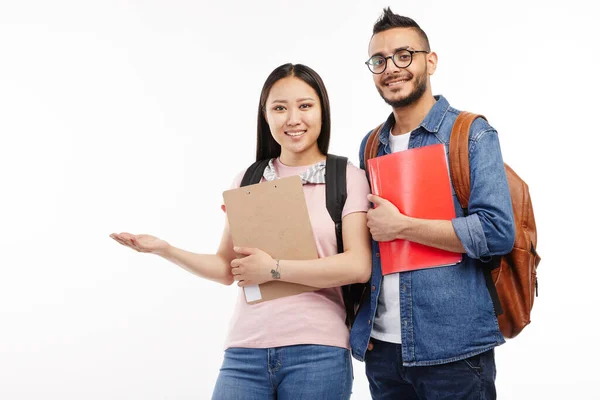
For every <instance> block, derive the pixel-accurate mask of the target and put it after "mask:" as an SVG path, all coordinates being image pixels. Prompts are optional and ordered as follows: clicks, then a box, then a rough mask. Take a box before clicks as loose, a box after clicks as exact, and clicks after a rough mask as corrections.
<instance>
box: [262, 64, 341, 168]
mask: <svg viewBox="0 0 600 400" xmlns="http://www.w3.org/2000/svg"><path fill="white" fill-rule="evenodd" d="M289 76H294V77H296V78H298V79H301V80H302V81H304V82H305V83H306V84H308V85H309V86H310V87H311V88H313V89H314V90H315V92H317V95H318V96H319V100H320V102H321V133H320V134H319V138H318V139H317V145H318V147H319V150H320V151H321V153H323V154H327V151H328V150H329V136H330V133H331V110H330V109H329V96H327V90H326V89H325V84H324V83H323V80H322V79H321V77H320V76H319V74H317V73H316V72H315V71H314V70H313V69H311V68H309V67H307V66H306V65H302V64H289V63H288V64H283V65H280V66H279V67H277V68H275V69H274V70H273V72H271V74H270V75H269V77H268V78H267V80H266V81H265V84H264V85H263V88H262V91H261V93H260V102H259V104H258V124H257V132H256V160H257V161H258V160H264V159H268V158H276V157H279V155H280V154H281V146H280V145H279V143H277V142H276V141H275V139H273V136H272V135H271V130H270V129H269V124H268V123H267V120H266V119H265V111H266V108H265V105H266V102H267V98H268V97H269V93H270V92H271V88H272V87H273V85H274V84H275V83H277V82H278V81H279V80H281V79H283V78H287V77H289Z"/></svg>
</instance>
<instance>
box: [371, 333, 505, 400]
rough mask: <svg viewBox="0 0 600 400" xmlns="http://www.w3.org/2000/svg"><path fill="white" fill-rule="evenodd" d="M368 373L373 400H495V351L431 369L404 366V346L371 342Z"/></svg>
mask: <svg viewBox="0 0 600 400" xmlns="http://www.w3.org/2000/svg"><path fill="white" fill-rule="evenodd" d="M371 341H372V342H373V350H370V351H367V354H366V358H365V363H366V365H365V370H366V374H367V378H368V379H369V389H370V390H371V396H372V398H373V400H388V399H403V400H412V399H415V400H416V399H419V400H429V399H436V400H437V399H439V400H442V399H447V400H471V399H473V400H475V399H477V400H494V399H496V386H495V384H494V380H495V379H496V364H495V362H494V350H489V351H487V352H485V353H481V354H478V355H476V356H473V357H471V358H467V359H464V360H460V361H455V362H451V363H447V364H440V365H432V366H427V367H404V366H402V346H401V345H399V344H395V343H388V342H382V341H380V340H376V339H371Z"/></svg>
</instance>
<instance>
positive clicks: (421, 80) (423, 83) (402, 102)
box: [377, 74, 427, 108]
mask: <svg viewBox="0 0 600 400" xmlns="http://www.w3.org/2000/svg"><path fill="white" fill-rule="evenodd" d="M414 82H415V88H414V89H413V91H412V92H410V93H409V94H408V96H406V97H404V98H401V99H399V100H389V99H386V98H385V96H384V95H383V90H382V89H381V88H380V87H377V91H378V92H379V95H380V96H381V98H382V99H383V100H384V101H385V102H386V103H388V104H389V105H390V106H392V108H402V107H406V106H410V105H411V104H413V103H416V102H417V101H418V100H419V99H420V98H421V97H423V95H424V94H425V91H426V90H427V80H426V79H425V75H424V74H423V75H419V77H417V78H414Z"/></svg>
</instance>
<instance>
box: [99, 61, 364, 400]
mask: <svg viewBox="0 0 600 400" xmlns="http://www.w3.org/2000/svg"><path fill="white" fill-rule="evenodd" d="M329 135H330V108H329V99H328V96H327V91H326V90H325V86H324V84H323V82H322V80H321V78H320V77H319V75H318V74H317V73H316V72H315V71H313V70H312V69H310V68H308V67H306V66H304V65H301V64H296V65H292V64H285V65H282V66H280V67H278V68H276V69H275V70H274V71H273V72H272V73H271V74H270V75H269V77H268V78H267V80H266V82H265V84H264V86H263V89H262V93H261V96H260V104H259V108H258V132H257V160H262V159H271V163H270V164H269V166H268V167H267V169H266V170H265V176H267V178H269V180H271V179H274V178H275V179H276V178H282V177H287V176H292V175H302V174H303V173H304V174H305V175H306V172H307V171H308V170H310V172H311V173H310V174H309V175H311V176H315V175H319V174H324V164H325V159H326V154H327V150H328V147H329ZM243 174H244V173H243V172H242V173H240V174H239V175H238V177H237V178H236V179H235V181H234V184H233V187H239V185H240V183H241V180H242V177H243ZM346 176H347V191H348V197H347V200H346V203H345V206H344V209H343V212H342V216H343V227H342V236H343V240H344V252H343V253H340V254H338V252H337V243H336V236H335V228H334V223H333V221H332V220H331V217H330V215H329V213H328V211H327V209H326V204H325V185H324V184H321V183H310V179H309V181H308V182H307V183H306V184H304V186H303V188H304V194H305V198H306V202H307V206H308V211H309V215H310V219H311V224H312V228H313V234H314V237H315V240H316V243H317V250H318V254H319V258H318V259H316V260H274V259H273V258H272V257H271V256H269V255H268V254H267V253H265V252H263V251H262V250H260V249H251V248H234V247H233V243H232V240H231V235H230V232H229V227H228V225H227V223H226V224H225V229H224V231H223V236H222V238H221V244H220V246H219V249H218V251H217V253H216V254H210V255H209V254H195V253H190V252H188V251H185V250H181V249H178V248H176V247H174V246H171V245H170V244H168V243H167V242H165V241H164V240H160V239H158V238H156V237H153V236H149V235H132V234H129V233H121V234H112V235H111V237H112V238H113V239H115V240H116V241H118V242H119V243H121V244H123V245H125V246H128V247H131V248H133V249H135V250H137V251H140V252H149V253H154V254H157V255H159V256H161V257H163V258H165V259H167V260H169V261H171V262H173V263H175V264H177V265H179V266H181V267H183V268H185V269H187V270H189V271H191V272H193V273H195V274H197V275H199V276H201V277H203V278H206V279H211V280H214V281H217V282H220V283H223V284H226V285H230V284H232V283H233V282H237V284H238V286H240V287H243V286H246V285H254V284H260V283H264V282H268V281H270V280H273V279H274V278H273V275H272V274H271V270H272V269H275V268H277V266H278V267H279V269H278V270H279V273H280V274H279V279H280V280H282V281H287V282H294V283H300V284H304V285H309V286H313V287H319V288H322V289H320V290H317V291H314V292H308V293H302V294H298V295H295V296H288V297H283V298H279V299H275V300H270V301H265V302H262V303H258V304H254V305H249V304H247V303H246V301H245V298H244V295H243V293H242V290H241V289H240V293H239V296H238V302H237V305H236V309H235V311H234V314H233V317H232V321H231V325H230V332H229V335H228V337H227V339H226V344H225V348H226V350H225V357H224V361H223V365H222V367H221V371H220V374H219V377H218V379H217V383H216V385H215V388H214V392H213V399H216V400H224V399H227V400H232V399H244V400H253V399H260V400H264V399H278V400H285V399H348V398H350V393H351V389H352V380H353V376H352V362H351V356H350V350H349V344H348V328H347V327H346V325H345V317H346V312H345V309H344V305H343V301H342V295H341V290H340V286H342V285H346V284H350V283H357V282H366V281H368V279H369V277H370V274H371V259H370V257H371V250H370V240H369V232H368V228H367V225H366V211H367V210H368V207H369V203H368V201H367V194H368V193H369V185H368V182H367V180H366V177H365V174H364V172H363V171H362V170H360V169H358V168H356V167H354V166H352V165H350V164H349V165H348V168H347V172H346ZM264 179H265V178H263V180H264ZM236 253H237V254H241V255H242V256H243V258H239V259H237V258H236ZM277 264H278V265H277Z"/></svg>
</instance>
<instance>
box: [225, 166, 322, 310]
mask: <svg viewBox="0 0 600 400" xmlns="http://www.w3.org/2000/svg"><path fill="white" fill-rule="evenodd" d="M223 200H224V202H225V207H226V210H227V219H228V220H229V228H230V231H231V237H232V239H233V244H234V245H235V246H240V247H254V248H258V249H260V250H263V251H265V252H266V253H268V254H269V255H270V256H271V257H273V258H276V259H283V260H314V259H317V258H318V257H319V255H318V253H317V245H316V243H315V239H314V236H313V231H312V226H311V224H310V217H309V215H308V208H307V206H306V199H305V197H304V190H303V189H302V180H301V178H300V177H299V176H290V177H287V178H282V179H277V180H274V181H270V182H261V183H258V184H255V185H248V186H244V187H241V188H238V189H231V190H227V191H225V192H223ZM318 289H319V288H316V287H311V286H305V285H300V284H297V283H289V282H282V281H270V282H266V283H263V284H260V285H256V286H246V287H244V295H245V297H246V302H247V303H249V304H255V303H260V302H263V301H267V300H273V299H277V298H280V297H284V296H291V295H295V294H300V293H305V292H310V291H315V290H318Z"/></svg>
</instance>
